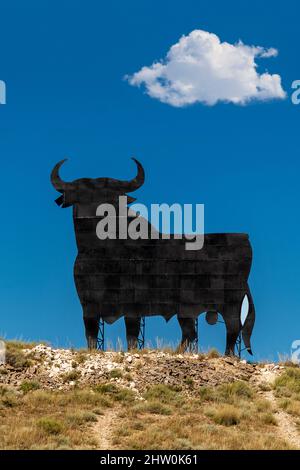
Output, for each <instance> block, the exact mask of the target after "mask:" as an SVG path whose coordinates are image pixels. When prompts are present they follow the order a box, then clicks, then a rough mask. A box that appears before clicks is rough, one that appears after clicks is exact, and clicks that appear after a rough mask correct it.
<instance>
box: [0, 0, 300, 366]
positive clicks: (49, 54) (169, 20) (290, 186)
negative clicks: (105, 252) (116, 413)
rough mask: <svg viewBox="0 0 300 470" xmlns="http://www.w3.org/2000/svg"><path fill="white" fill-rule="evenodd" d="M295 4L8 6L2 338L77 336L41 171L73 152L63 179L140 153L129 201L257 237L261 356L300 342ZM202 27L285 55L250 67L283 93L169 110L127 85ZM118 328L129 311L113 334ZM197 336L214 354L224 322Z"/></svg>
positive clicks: (154, 325)
mask: <svg viewBox="0 0 300 470" xmlns="http://www.w3.org/2000/svg"><path fill="white" fill-rule="evenodd" d="M299 12H300V6H299V4H297V2H296V1H289V0H287V1H286V2H285V3H284V4H278V5H275V4H274V2H271V1H265V2H259V1H253V0H252V1H244V2H239V1H228V2H222V1H215V2H211V1H201V2H199V1H192V0H186V1H185V2H184V3H183V2H180V1H177V0H173V1H168V0H165V1H157V0H151V2H150V1H143V2H141V1H135V0H128V1H126V2H124V1H121V0H119V1H111V2H98V1H96V0H94V1H92V0H91V1H89V2H83V1H78V0H72V1H71V0H68V1H67V0H60V1H59V2H53V1H52V2H50V1H46V0H44V1H43V2H40V1H33V0H28V1H26V3H24V2H22V1H21V0H20V1H15V0H11V1H5V0H2V2H1V19H2V21H1V29H0V44H1V54H0V80H4V81H5V83H6V86H7V104H6V105H3V106H0V156H1V176H2V184H1V189H0V191H1V212H2V224H1V231H0V252H1V265H0V290H1V295H0V316H1V317H0V332H1V334H3V335H6V337H8V338H13V337H23V338H25V339H34V340H38V339H43V340H49V341H51V342H52V343H53V344H54V345H60V346H64V345H74V346H83V345H84V344H85V340H84V331H83V325H82V319H81V307H80V303H79V300H78V298H77V294H76V291H75V287H74V283H73V275H72V268H73V261H74V258H75V253H76V249H75V241H74V235H73V227H72V218H71V216H72V214H71V210H70V209H66V210H60V209H59V208H58V207H57V206H56V205H55V204H54V199H55V198H56V197H57V194H56V192H55V191H54V190H53V188H52V187H51V185H50V183H49V173H50V171H51V169H52V167H53V165H54V164H55V163H56V162H57V161H58V160H61V159H62V158H64V157H65V156H68V157H69V158H70V160H69V162H68V164H66V165H65V168H64V169H63V172H62V174H63V176H64V177H65V178H66V179H68V178H69V179H72V178H78V177H82V176H94V177H100V176H111V177H115V178H130V177H131V176H132V175H133V174H134V171H135V168H134V166H133V163H132V162H131V160H130V157H131V156H132V155H134V156H136V157H137V158H138V159H139V160H140V161H141V162H142V163H143V165H144V167H145V170H146V176H147V179H146V182H145V185H144V186H143V187H142V188H141V189H140V190H139V191H138V192H137V193H136V194H137V197H138V202H143V203H146V204H150V203H151V202H155V203H159V202H167V203H173V202H179V203H204V204H205V211H206V213H205V216H206V217H205V225H206V231H207V232H247V233H249V234H250V238H251V242H252V246H253V250H254V260H253V266H252V273H251V278H250V285H251V289H252V292H253V296H254V301H255V305H256V311H257V321H256V325H255V330H254V333H253V336H252V343H253V350H254V352H255V357H256V358H257V359H262V358H269V359H270V358H277V353H278V352H280V353H284V352H289V351H290V346H291V343H292V341H293V340H295V339H299V337H300V320H299V310H300V290H299V279H300V246H299V229H300V224H299V215H298V214H299V205H298V204H299V196H300V188H299V184H298V180H299V169H300V164H299V148H298V132H299V118H300V106H295V105H293V104H292V103H291V100H290V96H291V92H292V90H291V83H292V81H293V80H296V79H300V70H299V66H300V64H299V62H297V44H298V39H299V23H298V17H299ZM195 29H202V30H205V31H208V32H212V33H215V34H217V35H218V36H219V37H220V39H221V40H222V41H228V42H229V43H231V44H234V43H236V42H237V41H238V40H239V39H241V40H242V41H243V42H244V43H245V44H248V45H259V46H263V47H267V48H268V47H274V48H276V49H278V51H279V55H278V57H274V58H269V59H259V60H258V61H257V62H258V64H259V71H260V72H261V73H263V72H264V71H265V69H266V68H267V69H268V71H269V73H272V74H274V73H278V74H280V76H281V79H282V87H283V88H284V90H285V91H286V92H287V98H286V99H285V100H274V101H268V102H254V101H253V102H251V103H250V104H248V105H245V106H237V105H233V104H222V103H221V104H217V105H215V106H205V105H202V104H195V105H192V106H186V107H180V108H178V107H174V106H171V105H169V104H165V103H161V102H160V101H158V100H156V99H153V98H151V97H149V96H148V95H147V94H146V93H145V92H144V91H143V88H140V89H139V88H137V87H133V86H130V85H129V84H128V82H127V81H126V80H124V78H123V77H124V75H126V74H133V73H135V72H137V71H138V70H140V69H141V67H142V66H144V65H147V66H150V65H151V64H152V63H153V62H154V61H156V60H159V59H160V58H163V57H165V55H166V53H167V51H168V50H169V48H170V47H171V46H172V45H173V44H175V43H177V42H178V40H179V39H180V37H181V36H182V35H183V34H185V35H188V34H189V33H190V32H191V31H193V30H195ZM179 333H180V332H179V328H178V326H177V322H176V319H175V318H174V319H173V320H172V321H171V322H170V323H169V324H165V322H164V321H163V320H162V319H160V318H151V319H149V320H147V338H148V339H149V340H152V341H153V342H154V341H155V337H156V336H159V337H161V338H164V340H165V341H172V342H174V341H176V340H177V339H178V338H179ZM118 336H120V337H121V338H123V337H124V326H123V321H120V322H118V323H117V324H115V325H113V326H111V327H108V328H107V337H108V338H110V339H111V340H112V341H113V342H115V341H116V338H117V337H118ZM200 342H201V346H202V347H203V348H207V347H209V346H216V347H218V348H219V349H221V350H223V349H224V343H225V331H224V328H223V325H221V324H220V325H218V326H216V327H209V326H206V325H205V320H204V318H202V317H200Z"/></svg>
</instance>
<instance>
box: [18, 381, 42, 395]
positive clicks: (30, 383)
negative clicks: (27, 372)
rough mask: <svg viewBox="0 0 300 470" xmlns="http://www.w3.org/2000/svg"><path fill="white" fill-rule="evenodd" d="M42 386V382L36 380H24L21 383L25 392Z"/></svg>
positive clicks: (21, 388)
mask: <svg viewBox="0 0 300 470" xmlns="http://www.w3.org/2000/svg"><path fill="white" fill-rule="evenodd" d="M39 388H40V384H39V383H38V382H36V381H34V380H24V382H22V383H21V385H20V390H21V391H22V392H23V393H28V392H31V391H32V390H37V389H39Z"/></svg>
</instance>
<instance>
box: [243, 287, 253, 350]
mask: <svg viewBox="0 0 300 470" xmlns="http://www.w3.org/2000/svg"><path fill="white" fill-rule="evenodd" d="M246 296H247V298H248V314H247V316H246V319H245V322H244V324H243V326H242V338H243V341H244V344H245V347H246V349H247V351H248V353H249V354H251V355H253V353H252V349H251V341H250V339H251V334H252V330H253V327H254V323H255V308H254V304H253V300H252V296H251V293H250V291H248V292H247V294H246Z"/></svg>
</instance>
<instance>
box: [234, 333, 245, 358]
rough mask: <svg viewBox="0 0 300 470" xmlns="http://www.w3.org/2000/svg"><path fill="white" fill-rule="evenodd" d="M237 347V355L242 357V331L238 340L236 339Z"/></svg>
mask: <svg viewBox="0 0 300 470" xmlns="http://www.w3.org/2000/svg"><path fill="white" fill-rule="evenodd" d="M235 347H236V349H237V355H238V356H239V358H240V359H241V357H242V351H243V349H242V333H241V332H240V333H239V335H238V337H237V340H236V343H235Z"/></svg>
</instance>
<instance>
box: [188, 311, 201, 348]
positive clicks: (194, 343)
mask: <svg viewBox="0 0 300 470" xmlns="http://www.w3.org/2000/svg"><path fill="white" fill-rule="evenodd" d="M195 330H196V338H195V339H194V341H193V342H192V343H191V344H190V347H189V352H191V353H195V354H198V352H199V349H198V346H199V330H198V317H197V318H196V319H195Z"/></svg>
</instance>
